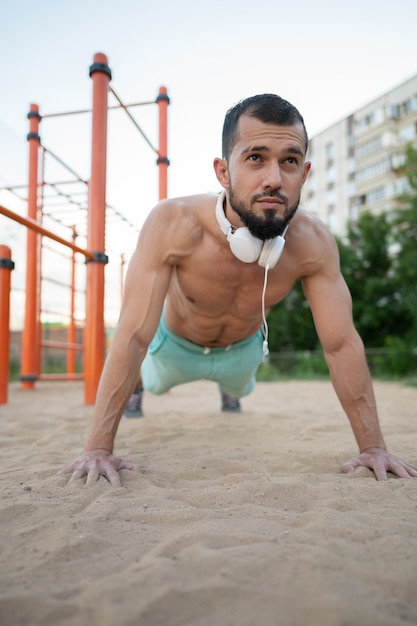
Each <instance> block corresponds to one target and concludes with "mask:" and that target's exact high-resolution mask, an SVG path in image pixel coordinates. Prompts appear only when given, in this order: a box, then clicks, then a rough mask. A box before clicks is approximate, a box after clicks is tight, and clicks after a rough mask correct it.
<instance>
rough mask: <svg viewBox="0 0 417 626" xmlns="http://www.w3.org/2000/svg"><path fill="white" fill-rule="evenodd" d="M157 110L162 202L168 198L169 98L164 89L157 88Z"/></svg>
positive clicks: (158, 161) (160, 196) (160, 195)
mask: <svg viewBox="0 0 417 626" xmlns="http://www.w3.org/2000/svg"><path fill="white" fill-rule="evenodd" d="M156 102H157V104H158V109H159V151H158V152H159V157H158V160H157V162H156V163H157V165H158V168H159V199H160V200H163V199H164V198H166V197H167V196H168V166H169V159H168V105H169V97H168V92H167V88H166V87H160V88H159V94H158V97H157V99H156Z"/></svg>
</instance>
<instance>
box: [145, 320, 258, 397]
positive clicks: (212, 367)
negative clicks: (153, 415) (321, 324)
mask: <svg viewBox="0 0 417 626" xmlns="http://www.w3.org/2000/svg"><path fill="white" fill-rule="evenodd" d="M262 344H263V338H262V334H261V331H258V332H257V333H256V334H255V335H252V336H251V337H248V338H247V339H243V340H242V341H238V342H236V343H233V344H231V345H230V346H227V347H225V348H205V347H204V346H199V345H197V344H195V343H192V342H191V341H188V340H187V339H182V338H181V337H178V336H177V335H176V334H175V333H173V332H172V331H171V330H170V329H169V328H168V326H167V324H166V322H165V319H164V316H163V315H162V316H161V320H160V323H159V326H158V330H157V331H156V334H155V336H154V338H153V339H152V341H151V343H150V345H149V348H148V352H147V355H146V357H145V359H144V361H143V363H142V370H141V374H142V384H143V387H144V389H146V390H147V391H150V392H151V393H154V394H157V395H158V394H162V393H166V392H167V391H168V390H169V389H171V387H175V386H176V385H180V384H182V383H188V382H192V381H194V380H212V381H214V382H216V383H217V384H218V385H219V387H220V389H221V391H222V392H223V393H227V394H228V395H229V396H233V397H235V398H241V397H242V396H246V395H248V394H249V393H251V391H253V388H254V387H255V375H256V370H257V369H258V367H259V365H260V363H261V362H262V358H263V353H262Z"/></svg>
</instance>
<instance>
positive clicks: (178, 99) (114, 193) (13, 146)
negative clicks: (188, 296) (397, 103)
mask: <svg viewBox="0 0 417 626" xmlns="http://www.w3.org/2000/svg"><path fill="white" fill-rule="evenodd" d="M0 24H1V37H0V58H1V59H2V64H1V85H2V89H1V97H0V179H2V180H3V182H6V183H8V184H17V183H24V182H25V181H26V175H27V174H26V150H27V143H26V141H25V137H26V133H27V132H28V126H27V120H26V114H27V111H28V109H29V104H30V103H31V102H34V103H37V104H39V106H40V112H41V114H42V113H44V114H45V113H53V112H60V111H67V110H75V109H80V108H88V107H90V106H91V86H92V84H91V83H92V81H91V79H90V78H89V77H88V68H89V66H90V65H91V63H92V62H93V56H94V54H95V53H96V52H104V53H105V54H106V55H107V56H108V59H109V65H110V67H111V69H112V73H113V80H112V83H111V85H112V87H113V88H114V89H115V91H116V92H117V93H118V95H119V96H120V97H121V98H122V99H123V101H124V102H125V103H131V102H138V101H147V100H152V99H153V98H155V97H156V95H157V93H158V89H159V86H161V85H165V86H166V87H167V88H168V94H169V96H170V99H171V105H170V107H169V144H168V152H169V154H168V156H169V158H170V161H171V166H170V168H169V195H170V196H178V195H188V194H193V193H202V192H207V191H218V190H219V186H218V183H217V181H216V179H215V176H214V172H213V168H212V162H213V159H214V157H216V156H220V135H221V126H222V123H223V118H224V114H225V112H226V110H227V109H228V108H229V107H230V106H231V105H232V104H233V103H235V102H236V101H238V100H240V99H241V98H244V97H247V96H250V95H254V94H255V93H262V92H275V93H278V94H279V95H281V96H283V97H284V98H286V99H288V100H290V101H291V102H292V103H293V104H294V105H295V106H297V108H298V109H299V110H300V112H301V114H302V115H303V116H304V119H305V123H306V126H307V130H308V132H309V134H310V136H312V135H314V134H315V133H317V132H319V131H321V130H323V129H324V128H326V127H328V126H330V125H331V124H333V123H334V122H337V121H338V120H340V119H341V118H343V117H345V116H346V115H348V114H349V113H351V112H352V111H354V110H355V109H356V108H358V107H360V106H362V105H364V104H366V103H367V102H368V101H370V100H373V99H374V98H376V97H377V96H379V95H381V94H382V93H384V92H385V91H387V90H389V89H391V88H392V87H394V86H395V85H397V84H399V83H401V82H403V81H404V80H406V79H407V78H409V77H410V76H412V75H414V74H415V73H416V72H417V40H416V36H415V27H416V24H417V2H416V0H396V2H393V0H349V1H346V0H338V1H335V0H329V1H327V0H315V1H314V2H312V1H311V0H298V2H288V1H287V2H283V1H282V0H263V1H260V2H253V1H252V2H249V1H248V0H229V1H228V0H210V1H209V2H204V1H201V2H199V1H198V0H146V1H145V0H118V1H116V0H112V1H109V0H72V1H71V0H67V1H66V2H58V1H57V0H37V1H36V2H33V1H29V0H14V1H13V2H7V3H6V2H3V3H2V5H1V8H0ZM132 113H133V115H134V116H135V117H136V119H137V121H138V123H139V124H140V125H141V127H142V128H143V130H144V132H145V133H146V134H147V135H148V137H149V138H150V139H151V141H152V142H153V143H154V144H155V145H156V144H157V107H156V105H155V106H151V107H146V108H145V107H141V108H135V109H132ZM86 118H88V116H83V118H82V119H81V116H77V118H76V117H72V118H65V120H52V119H50V120H48V119H45V120H44V121H43V122H42V123H41V131H40V134H41V136H42V139H43V141H44V142H45V144H46V145H47V146H48V147H50V149H52V150H53V151H54V152H56V153H57V154H58V155H60V156H61V157H62V158H64V160H66V161H68V163H69V164H70V165H71V166H72V167H73V168H74V169H76V170H77V171H78V172H80V173H81V174H82V175H83V176H85V177H86V178H88V176H89V158H90V156H89V142H90V130H89V125H88V124H89V119H86ZM109 131H110V136H109V156H108V170H109V181H108V200H109V202H111V204H113V205H114V206H115V207H116V208H117V210H119V211H120V212H121V213H123V214H124V215H126V216H127V217H128V218H129V219H130V220H132V221H133V222H134V223H135V224H137V225H138V226H140V224H141V223H142V222H143V220H144V218H145V217H146V215H147V213H148V212H149V210H150V209H151V208H152V206H153V205H154V204H155V203H156V201H157V194H158V191H157V168H156V165H155V155H154V153H153V152H152V151H151V150H150V149H149V147H148V146H147V145H146V144H145V142H144V141H143V139H142V138H141V137H140V136H139V135H138V133H137V131H135V129H134V128H133V126H132V125H131V124H130V123H129V122H128V121H127V119H126V118H125V117H122V113H121V112H117V113H111V114H110V118H109ZM2 225H4V221H3V222H0V231H1V229H2ZM3 229H4V226H3ZM1 239H2V234H1V232H0V240H1ZM0 243H1V241H0ZM6 243H7V242H6Z"/></svg>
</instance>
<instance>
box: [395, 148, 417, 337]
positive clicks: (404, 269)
mask: <svg viewBox="0 0 417 626" xmlns="http://www.w3.org/2000/svg"><path fill="white" fill-rule="evenodd" d="M403 172H404V175H405V176H406V180H407V183H408V191H407V192H406V193H404V194H403V195H402V196H400V197H399V199H398V200H399V208H398V210H397V211H396V212H395V216H394V220H393V225H392V230H393V240H394V242H395V248H396V254H395V258H394V263H393V266H394V276H395V289H396V295H397V298H398V300H399V302H400V303H401V305H402V306H403V307H404V309H405V310H406V312H407V320H406V323H405V324H404V325H403V326H401V327H399V328H398V331H397V335H399V336H401V337H402V338H403V339H405V340H406V341H407V342H408V343H409V345H411V346H413V347H414V348H416V347H417V150H416V149H415V148H413V147H412V146H411V145H408V146H407V148H406V162H405V165H404V169H403Z"/></svg>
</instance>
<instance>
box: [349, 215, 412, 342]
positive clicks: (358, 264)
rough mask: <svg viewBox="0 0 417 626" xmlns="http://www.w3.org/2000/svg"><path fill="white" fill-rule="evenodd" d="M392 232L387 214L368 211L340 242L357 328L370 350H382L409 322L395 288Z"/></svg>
mask: <svg viewBox="0 0 417 626" xmlns="http://www.w3.org/2000/svg"><path fill="white" fill-rule="evenodd" d="M390 233H391V224H390V221H389V218H388V216H387V215H386V214H382V215H373V214H372V213H369V212H366V213H363V214H362V215H361V216H360V217H359V220H358V221H357V222H356V223H355V224H353V225H351V226H350V227H349V229H348V233H347V239H346V242H342V241H341V240H338V241H337V243H338V246H339V252H340V265H341V270H342V274H343V275H344V277H345V280H346V283H347V285H348V287H349V290H350V292H351V294H352V300H353V318H354V322H355V326H356V328H357V330H358V332H359V334H360V335H361V337H362V339H363V341H364V343H365V345H366V346H367V347H382V346H383V345H384V339H385V337H386V336H388V335H396V334H397V332H398V327H399V326H403V325H404V324H405V323H406V321H407V313H406V311H405V309H404V306H403V304H402V302H401V301H400V300H399V298H398V294H397V292H396V287H395V279H394V276H393V271H392V254H391V245H390V241H391V239H390Z"/></svg>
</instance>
